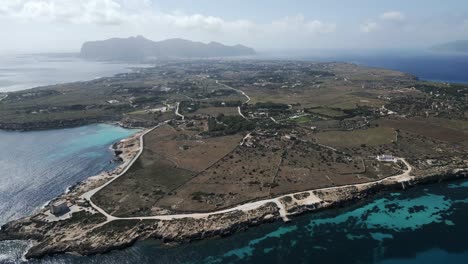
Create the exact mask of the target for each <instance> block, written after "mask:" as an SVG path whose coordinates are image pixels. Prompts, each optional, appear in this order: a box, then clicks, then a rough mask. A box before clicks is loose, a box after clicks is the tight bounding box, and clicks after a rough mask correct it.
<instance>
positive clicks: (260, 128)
mask: <svg viewBox="0 0 468 264" xmlns="http://www.w3.org/2000/svg"><path fill="white" fill-rule="evenodd" d="M1 98H2V99H1V101H0V128H1V129H7V130H37V129H49V128H61V127H70V126H79V125H84V124H91V123H97V122H114V123H115V122H117V123H118V124H120V125H121V126H124V127H140V128H142V130H141V132H139V133H137V134H135V135H133V136H131V137H130V138H127V139H124V140H122V141H120V142H117V143H116V144H114V146H113V149H114V152H115V154H116V156H117V158H118V159H119V160H120V164H119V166H118V167H117V168H116V169H114V170H113V171H108V172H102V173H101V174H99V175H96V176H93V177H90V178H89V179H87V180H86V181H84V182H81V183H79V184H77V185H75V186H73V187H72V188H71V189H70V191H69V192H67V193H64V194H63V195H61V196H60V197H57V198H56V199H54V200H53V201H51V202H50V204H49V205H48V206H47V207H46V208H44V209H42V210H40V211H38V212H36V213H35V214H34V215H32V216H28V217H25V218H23V219H18V220H15V221H12V222H10V223H7V224H5V225H4V226H2V228H1V230H0V240H26V239H27V240H33V241H34V244H33V246H32V247H31V248H29V250H28V252H27V254H26V257H28V258H40V257H43V256H46V255H53V254H60V253H75V254H81V255H89V254H97V253H104V252H108V251H110V250H114V249H120V248H124V247H128V246H130V245H132V244H134V243H135V242H137V241H140V240H146V239H157V240H161V241H162V242H164V243H167V244H170V245H174V244H178V243H188V242H190V241H194V240H200V239H206V238H212V237H222V236H227V235H230V234H233V233H235V232H239V231H241V230H245V229H247V228H249V227H252V226H255V225H260V224H262V223H266V222H272V221H285V222H289V221H293V220H294V216H296V215H299V214H303V213H306V212H316V211H320V210H324V209H327V208H336V207H341V206H345V205H348V204H353V203H356V202H357V201H360V200H362V199H365V198H367V197H371V196H372V195H375V194H377V193H379V192H384V191H391V190H402V189H407V188H411V187H412V186H415V185H417V184H426V183H435V182H440V181H446V180H453V179H459V178H464V177H467V176H468V151H467V150H468V85H463V84H449V83H435V82H427V81H420V80H418V78H416V77H415V76H412V75H409V74H405V73H401V72H397V71H392V70H386V69H378V68H368V67H363V66H358V65H355V64H350V63H312V62H305V61H274V60H242V59H237V60H175V61H164V62H163V61H161V62H157V64H156V65H155V66H154V67H150V68H143V69H135V70H134V71H133V72H131V73H124V74H118V75H116V76H114V77H107V78H100V79H96V80H92V81H86V82H76V83H68V84H59V85H53V86H47V87H39V88H34V89H30V90H26V91H19V92H11V93H8V94H7V95H3V96H1Z"/></svg>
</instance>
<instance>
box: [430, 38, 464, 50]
mask: <svg viewBox="0 0 468 264" xmlns="http://www.w3.org/2000/svg"><path fill="white" fill-rule="evenodd" d="M432 50H434V51H443V52H463V53H468V40H457V41H452V42H447V43H444V44H440V45H436V46H434V47H432Z"/></svg>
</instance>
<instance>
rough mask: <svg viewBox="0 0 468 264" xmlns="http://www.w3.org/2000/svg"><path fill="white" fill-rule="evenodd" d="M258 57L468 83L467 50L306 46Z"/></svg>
mask: <svg viewBox="0 0 468 264" xmlns="http://www.w3.org/2000/svg"><path fill="white" fill-rule="evenodd" d="M261 57H264V58H278V59H298V60H307V61H314V62H351V63H356V64H360V65H365V66H370V67H380V68H387V69H393V70H398V71H402V72H406V73H410V74H413V75H416V76H417V77H419V78H420V79H422V80H430V81H441V82H453V83H468V54H450V53H437V52H430V51H424V50H352V51H351V50H350V51H346V50H308V51H294V52H291V51H289V52H285V51H282V52H278V51H277V52H269V53H265V54H262V55H261Z"/></svg>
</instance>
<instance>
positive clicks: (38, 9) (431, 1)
mask: <svg viewBox="0 0 468 264" xmlns="http://www.w3.org/2000/svg"><path fill="white" fill-rule="evenodd" d="M0 23H1V24H2V25H4V26H3V28H2V29H3V35H4V36H7V37H4V38H3V41H2V44H1V45H0V54H5V53H25V52H76V51H78V50H79V49H80V47H81V44H82V43H83V42H85V41H90V40H102V39H107V38H112V37H129V36H136V35H143V36H145V37H146V38H149V39H152V40H155V41H158V40H163V39H168V38H184V39H189V40H193V41H202V42H210V41H217V42H221V43H223V44H226V45H234V44H243V45H246V46H249V47H252V48H254V49H256V50H260V51H261V50H275V49H292V50H299V49H324V48H326V49H394V48H405V49H417V48H427V47H429V46H431V45H434V44H439V43H444V42H448V41H453V40H458V39H468V2H466V1H459V0H453V1H449V2H443V3H442V2H440V1H435V0H426V1H422V0H415V1H403V0H395V1H391V2H385V3H383V2H380V1H379V2H378V3H377V2H375V1H371V0H358V1H338V0H331V1H316V0H313V1H306V0H298V1H295V3H294V4H291V2H288V1H282V0H277V1H266V0H260V1H255V2H252V1H247V0H239V1H223V0H221V1H216V2H212V1H208V0H200V1H197V2H196V3H193V1H188V0H174V1H159V0H134V1H130V0H82V1H73V0H4V1H2V3H1V4H0Z"/></svg>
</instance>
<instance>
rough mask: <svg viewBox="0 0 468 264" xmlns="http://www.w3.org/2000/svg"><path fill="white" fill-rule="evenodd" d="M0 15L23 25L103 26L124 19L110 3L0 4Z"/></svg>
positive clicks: (27, 0) (16, 0) (15, 0)
mask: <svg viewBox="0 0 468 264" xmlns="http://www.w3.org/2000/svg"><path fill="white" fill-rule="evenodd" d="M3 1H6V2H4V3H3ZM0 15H2V16H5V17H10V18H15V19H21V20H23V21H39V22H62V23H71V24H86V23H94V24H104V25H107V24H109V25H117V24H120V23H122V22H123V21H124V20H125V16H126V14H125V13H124V12H123V10H122V7H121V5H120V4H119V3H118V2H116V1H114V0H81V1H76V0H2V4H0Z"/></svg>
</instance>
